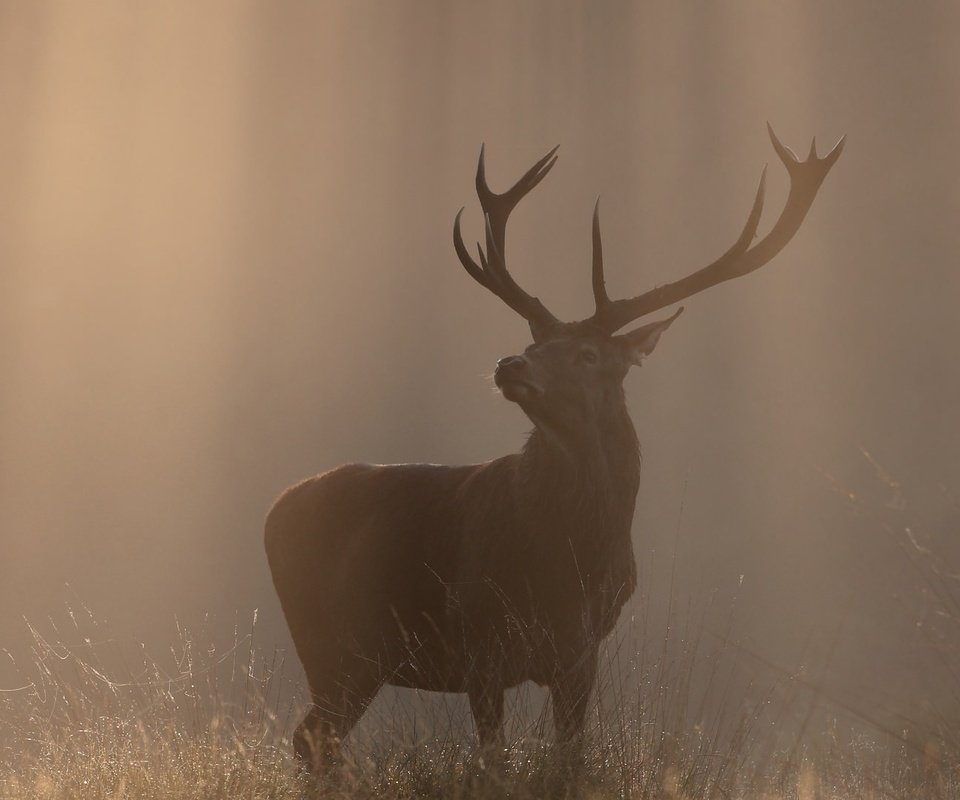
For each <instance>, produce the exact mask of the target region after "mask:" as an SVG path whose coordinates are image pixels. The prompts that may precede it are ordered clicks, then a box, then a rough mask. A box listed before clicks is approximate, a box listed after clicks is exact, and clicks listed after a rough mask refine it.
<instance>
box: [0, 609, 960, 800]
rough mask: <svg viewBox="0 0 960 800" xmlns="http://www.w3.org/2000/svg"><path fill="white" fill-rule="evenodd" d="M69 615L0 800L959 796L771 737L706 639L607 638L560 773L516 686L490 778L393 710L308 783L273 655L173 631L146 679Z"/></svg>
mask: <svg viewBox="0 0 960 800" xmlns="http://www.w3.org/2000/svg"><path fill="white" fill-rule="evenodd" d="M70 618H71V624H70V628H69V629H61V630H59V631H58V630H53V631H52V632H51V635H49V636H48V635H46V634H42V633H41V632H40V631H39V630H36V629H31V635H32V637H33V658H32V662H31V663H30V664H29V666H27V667H26V668H25V669H23V670H21V674H22V680H23V687H22V688H20V689H18V690H15V691H8V692H5V693H3V694H2V695H0V745H2V748H3V749H2V751H0V752H2V759H0V798H10V800H27V798H29V799H30V800H34V799H35V798H36V799H37V800H39V799H41V798H49V799H50V800H55V799H56V800H60V799H61V798H63V799H64V800H65V799H66V798H83V800H88V799H89V800H100V799H101V798H102V799H103V800H107V799H108V798H109V799H111V800H115V799H119V798H130V800H147V799H148V798H157V799H158V800H159V798H164V800H166V799H167V798H183V799H184V800H191V799H192V798H196V799H197V800H200V799H201V798H203V800H214V799H215V798H216V799H217V800H219V799H220V798H270V799H271V800H274V799H276V800H283V799H284V798H304V797H325V798H334V799H335V800H336V799H338V798H344V799H345V798H397V800H399V799H400V798H464V799H465V800H466V799H468V798H491V799H492V798H506V797H510V798H519V799H522V798H543V797H558V798H559V797H573V796H577V797H588V798H596V800H603V799H605V798H638V799H639V798H664V799H667V800H669V799H673V798H676V799H678V800H679V798H689V800H700V798H714V797H715V798H764V800H773V798H783V799H784V800H786V799H787V798H792V799H795V800H815V799H819V798H837V799H838V800H840V799H841V798H843V799H844V800H846V799H847V798H885V797H896V798H900V797H917V798H931V799H932V798H944V799H945V798H951V797H958V796H960V780H958V773H957V771H956V770H955V769H954V768H953V766H951V762H948V761H947V760H946V759H945V758H944V757H943V756H942V753H941V752H940V751H939V750H937V749H935V748H933V746H930V747H929V748H928V749H927V751H926V752H925V753H924V752H920V753H917V752H915V751H914V750H912V749H910V748H909V747H908V746H907V745H905V744H903V743H897V742H892V743H891V742H887V743H886V744H878V743H877V741H876V740H872V741H871V742H869V743H868V742H859V743H858V742H855V741H845V742H844V741H841V740H840V738H839V736H837V735H834V736H830V735H827V736H821V737H819V738H818V741H819V742H820V744H819V745H818V748H817V750H816V751H815V752H814V751H811V750H810V749H809V748H807V747H805V746H803V745H801V744H800V743H798V742H796V741H795V740H794V741H786V742H776V741H774V740H772V738H771V734H770V731H771V730H772V729H775V728H776V725H775V724H774V723H776V722H777V720H776V719H771V718H770V714H771V706H770V704H769V703H768V702H767V700H768V698H766V697H761V698H760V700H759V701H755V702H745V698H744V696H743V694H737V695H736V696H734V694H733V692H734V691H735V689H734V688H733V686H734V683H733V682H732V681H729V680H728V679H727V677H726V676H725V673H724V670H723V669H722V668H721V667H718V666H717V665H718V664H720V663H721V662H722V660H723V659H722V657H721V656H722V652H721V651H722V649H723V645H722V643H721V644H720V645H719V646H718V648H719V649H717V650H712V651H710V652H703V644H702V642H701V641H700V640H699V639H690V638H689V637H687V636H685V635H684V634H683V633H682V632H680V633H677V632H676V631H674V632H672V633H668V634H667V635H665V636H664V637H663V643H662V647H661V648H659V652H658V653H656V655H655V656H653V657H650V658H649V659H648V660H646V661H644V660H643V659H641V658H640V657H639V656H638V655H632V656H630V657H627V655H626V651H625V645H623V644H621V645H620V646H619V647H618V648H616V649H613V650H611V651H609V652H608V653H607V654H606V658H605V663H606V664H607V670H606V674H605V676H604V680H603V684H604V685H603V687H602V691H601V692H599V693H598V700H597V702H596V704H595V707H594V710H593V713H592V714H591V724H590V733H589V737H588V746H587V748H586V758H585V763H584V765H583V767H582V769H581V770H580V773H579V776H578V778H577V779H576V780H573V779H572V778H571V773H570V768H569V764H568V763H567V762H566V760H565V759H564V758H563V757H562V754H558V753H556V752H555V751H554V749H553V748H552V747H551V746H550V744H549V740H550V737H549V720H548V716H547V715H546V714H545V713H542V712H541V713H537V712H536V707H537V704H536V702H534V701H535V700H536V698H531V697H526V696H525V695H524V693H523V692H521V693H520V694H518V695H517V696H516V697H515V698H514V699H513V702H512V705H513V706H514V708H513V709H512V712H511V718H512V719H513V720H514V722H513V724H512V726H511V740H512V743H511V745H510V748H509V752H508V754H507V759H506V764H505V766H503V767H502V768H499V769H492V768H490V767H488V765H486V764H484V762H483V760H482V759H481V758H479V757H478V756H477V754H476V752H475V750H474V748H473V745H472V734H471V728H470V723H469V721H468V720H467V719H466V718H465V717H464V716H462V715H460V714H459V713H456V712H451V711H449V710H448V712H447V716H446V717H445V718H443V719H441V720H439V721H438V720H434V721H433V724H432V727H430V730H431V732H430V733H428V734H426V735H419V736H414V738H413V739H411V732H410V730H411V726H410V723H409V709H408V708H405V707H404V706H405V705H408V704H404V703H398V704H397V705H395V706H393V707H390V708H386V709H381V710H380V711H379V712H377V713H378V715H379V716H378V718H377V719H376V720H374V724H373V725H367V726H366V727H367V729H368V730H374V731H377V732H378V734H379V735H377V736H367V737H357V739H356V740H355V741H353V742H351V743H349V744H350V747H349V748H348V752H349V754H350V759H349V763H348V764H347V766H346V767H345V768H344V770H343V772H342V773H341V774H340V775H338V776H336V778H335V779H331V780H329V781H327V782H326V783H325V784H323V785H320V786H317V785H313V784H311V783H310V782H309V780H307V779H305V778H303V777H302V776H299V775H298V773H297V770H296V768H295V764H294V763H293V759H292V757H291V755H290V752H291V748H290V741H289V734H290V732H291V730H292V728H293V726H294V724H295V723H296V720H297V717H298V714H299V712H300V709H301V708H302V705H303V701H302V699H301V698H300V697H299V695H298V693H297V691H296V689H295V686H292V685H291V684H292V683H293V682H292V681H290V680H287V679H285V678H284V665H283V663H282V661H281V660H280V658H279V657H277V656H276V655H270V656H269V657H264V656H263V655H261V654H260V653H258V651H257V649H256V648H255V646H254V641H253V638H254V630H253V626H252V625H251V626H250V629H249V630H247V631H246V632H241V631H240V630H239V629H238V630H236V631H235V634H234V637H233V641H232V642H230V643H228V645H227V646H226V647H225V648H223V649H222V650H218V649H217V648H215V647H212V646H204V647H203V648H200V649H198V642H203V641H204V637H203V636H202V632H200V633H198V634H197V635H196V636H191V634H190V633H189V632H187V631H181V632H180V639H179V643H178V645H177V647H176V648H174V649H173V650H172V651H171V653H170V654H169V656H168V657H167V658H166V659H165V660H164V661H165V663H168V664H169V666H167V667H165V668H162V667H161V666H160V663H159V661H158V660H155V659H152V658H150V657H148V656H147V655H146V653H145V652H143V650H142V649H139V650H138V649H136V648H133V650H132V651H131V648H127V649H126V650H124V648H122V647H120V646H119V645H118V644H117V643H116V641H115V640H114V639H113V638H111V637H110V636H109V635H107V634H104V632H103V631H102V629H101V626H97V625H95V624H94V623H93V620H92V617H91V615H90V614H89V613H88V612H85V611H84V612H81V613H73V612H71V613H70ZM671 637H673V638H672V639H671ZM632 652H636V651H632ZM117 674H122V676H123V677H122V679H121V680H118V679H117V678H116V675H117ZM698 676H699V677H698ZM695 683H696V684H697V686H698V687H699V688H697V689H694V684H695ZM705 700H708V701H709V702H704V701H705ZM708 707H709V708H712V709H713V710H712V711H711V712H710V716H709V717H708V718H709V720H710V722H709V724H708V723H706V722H704V720H703V713H704V709H706V708H708ZM531 708H533V709H534V711H532V712H531V710H530V709H531Z"/></svg>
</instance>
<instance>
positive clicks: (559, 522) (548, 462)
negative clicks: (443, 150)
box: [518, 390, 640, 560]
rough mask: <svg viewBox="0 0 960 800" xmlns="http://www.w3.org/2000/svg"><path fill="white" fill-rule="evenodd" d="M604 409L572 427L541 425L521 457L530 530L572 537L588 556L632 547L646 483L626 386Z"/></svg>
mask: <svg viewBox="0 0 960 800" xmlns="http://www.w3.org/2000/svg"><path fill="white" fill-rule="evenodd" d="M601 411H602V413H600V414H598V415H597V417H596V418H595V419H594V420H593V424H592V425H591V426H588V427H584V428H580V429H578V430H577V431H575V432H573V433H570V434H566V433H565V434H564V435H559V434H557V433H555V432H552V431H546V430H543V429H542V428H541V427H537V428H536V429H534V431H533V433H532V434H531V435H530V438H529V440H528V441H527V443H526V445H525V446H524V448H523V451H522V452H521V454H520V462H519V465H518V478H519V480H520V483H521V487H520V488H521V491H522V493H523V496H525V497H528V498H531V499H533V500H534V503H533V510H532V514H533V516H534V517H535V518H534V519H531V521H530V525H529V527H528V529H529V530H530V532H531V533H532V534H533V535H535V536H536V537H537V538H538V539H539V540H541V541H544V542H551V543H553V544H557V543H558V542H560V541H566V540H569V542H570V545H571V546H573V547H574V548H575V549H576V550H577V551H578V552H581V553H582V555H583V556H584V557H589V556H590V555H591V554H592V555H593V556H598V555H601V554H602V553H605V552H609V551H610V550H611V549H613V550H616V551H622V550H623V548H624V546H626V547H629V544H630V529H631V524H632V521H633V509H634V504H635V502H636V496H637V490H638V488H639V485H640V444H639V442H638V440H637V434H636V431H635V430H634V427H633V423H632V422H631V420H630V416H629V414H628V413H627V408H626V404H625V403H624V400H623V393H622V390H621V391H620V392H619V394H618V395H617V396H615V397H611V398H610V400H609V402H607V403H606V404H605V405H604V407H603V408H602V409H601ZM591 560H592V559H591Z"/></svg>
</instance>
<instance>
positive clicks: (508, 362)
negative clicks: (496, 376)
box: [497, 356, 527, 369]
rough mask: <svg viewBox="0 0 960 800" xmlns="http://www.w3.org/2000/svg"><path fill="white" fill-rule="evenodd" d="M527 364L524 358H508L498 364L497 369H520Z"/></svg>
mask: <svg viewBox="0 0 960 800" xmlns="http://www.w3.org/2000/svg"><path fill="white" fill-rule="evenodd" d="M526 364H527V360H526V359H525V358H524V357H523V356H506V357H505V358H501V359H500V360H499V361H498V362H497V369H511V368H513V369H519V368H520V367H524V366H526Z"/></svg>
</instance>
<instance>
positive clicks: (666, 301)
mask: <svg viewBox="0 0 960 800" xmlns="http://www.w3.org/2000/svg"><path fill="white" fill-rule="evenodd" d="M767 130H768V132H769V134H770V141H771V143H772V144H773V149H774V150H775V151H776V153H777V156H778V157H779V158H780V161H782V162H783V165H784V167H785V168H786V170H787V173H788V175H789V176H790V191H789V194H788V195H787V200H786V203H785V204H784V207H783V210H782V211H781V212H780V216H779V217H778V219H777V221H776V222H775V223H774V225H773V227H772V228H771V229H770V232H769V233H768V234H767V235H766V236H764V237H763V238H762V239H760V241H758V242H757V243H756V244H753V242H754V239H755V237H756V235H757V227H758V225H759V224H760V215H761V212H762V211H763V198H764V190H765V183H766V167H764V169H763V172H762V173H761V175H760V182H759V185H758V186H757V193H756V196H755V197H754V200H753V206H752V208H751V210H750V215H749V216H748V218H747V223H746V225H744V227H743V231H742V232H741V233H740V236H739V237H738V238H737V241H736V242H735V243H734V244H733V246H732V247H731V248H730V249H729V250H727V252H726V253H724V254H723V255H722V256H720V258H718V259H717V260H716V261H714V262H713V263H712V264H708V265H707V266H706V267H703V268H702V269H699V270H697V271H696V272H693V273H691V274H690V275H688V276H687V277H685V278H681V279H680V280H678V281H675V282H674V283H668V284H666V285H664V286H658V287H657V288H655V289H651V290H650V291H649V292H645V293H644V294H641V295H638V296H637V297H632V298H629V299H624V300H612V301H607V302H606V303H605V304H601V303H600V302H599V300H598V303H597V311H596V313H595V314H594V316H593V317H592V318H590V319H589V320H585V323H587V324H589V325H591V326H592V327H594V328H597V329H599V330H601V331H603V332H605V333H608V334H612V333H614V332H615V331H617V330H619V329H620V328H622V327H623V326H624V325H626V324H627V323H629V322H632V321H633V320H635V319H637V318H638V317H641V316H644V315H645V314H649V313H651V312H653V311H657V310H659V309H661V308H665V307H666V306H669V305H673V304H674V303H677V302H679V301H680V300H683V299H685V298H687V297H690V296H691V295H694V294H697V293H698V292H702V291H703V290H704V289H708V288H709V287H711V286H715V285H716V284H718V283H722V282H723V281H728V280H730V279H731V278H738V277H740V276H741V275H746V274H748V273H750V272H753V271H754V270H756V269H759V268H760V267H762V266H763V265H764V264H766V263H768V262H769V261H770V260H771V259H773V257H774V256H776V255H777V253H779V252H780V251H781V250H782V249H783V248H784V247H785V246H786V244H787V243H788V242H789V241H790V240H791V239H792V238H793V237H794V235H795V234H796V233H797V231H798V230H799V229H800V225H801V224H802V223H803V220H804V218H805V217H806V216H807V212H808V211H809V210H810V207H811V206H812V204H813V201H814V199H815V198H816V195H817V191H818V190H819V188H820V186H821V184H822V183H823V181H824V179H825V178H826V177H827V173H828V172H829V171H830V168H831V167H832V166H833V165H834V164H835V163H836V161H837V159H838V158H839V157H840V153H841V152H843V146H844V143H845V141H846V137H843V138H841V139H840V140H839V141H838V142H837V144H836V145H834V147H833V149H832V150H831V151H830V152H829V153H827V155H825V156H824V157H823V158H820V157H819V156H818V155H817V151H816V142H814V143H813V144H812V145H811V148H810V155H809V156H808V157H807V158H806V160H804V161H801V160H800V159H799V158H798V157H797V155H796V154H795V153H794V152H793V151H792V150H791V149H790V148H788V147H786V146H785V145H783V144H782V143H781V142H780V140H779V139H778V138H777V136H776V134H775V133H774V132H773V128H772V127H771V126H770V124H769V123H767ZM598 228H599V226H598V223H597V222H596V220H595V222H594V231H595V237H594V239H595V240H594V253H595V254H596V250H597V243H596V242H597V238H598V235H599V232H598ZM751 245H752V246H751ZM594 261H595V263H594V294H595V295H596V286H597V273H598V269H599V271H600V274H601V280H602V266H601V267H599V268H598V267H597V265H596V255H595V259H594Z"/></svg>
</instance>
